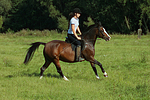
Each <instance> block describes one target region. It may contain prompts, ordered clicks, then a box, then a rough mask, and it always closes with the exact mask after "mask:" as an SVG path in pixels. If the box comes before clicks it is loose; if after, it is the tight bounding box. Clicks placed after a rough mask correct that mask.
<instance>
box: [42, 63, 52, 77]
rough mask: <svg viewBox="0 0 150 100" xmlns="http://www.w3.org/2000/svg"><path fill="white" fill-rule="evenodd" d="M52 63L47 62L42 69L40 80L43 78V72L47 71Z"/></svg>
mask: <svg viewBox="0 0 150 100" xmlns="http://www.w3.org/2000/svg"><path fill="white" fill-rule="evenodd" d="M50 63H51V62H50V61H45V63H44V65H43V66H42V67H41V72H40V79H42V78H43V72H44V71H45V70H46V69H47V67H48V66H49V65H50Z"/></svg>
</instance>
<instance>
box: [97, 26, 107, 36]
mask: <svg viewBox="0 0 150 100" xmlns="http://www.w3.org/2000/svg"><path fill="white" fill-rule="evenodd" d="M100 27H101V26H99V27H98V35H99V36H100V34H102V35H103V36H105V35H104V33H103V32H102V31H101V30H100Z"/></svg>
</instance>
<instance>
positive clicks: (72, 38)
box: [67, 8, 84, 61]
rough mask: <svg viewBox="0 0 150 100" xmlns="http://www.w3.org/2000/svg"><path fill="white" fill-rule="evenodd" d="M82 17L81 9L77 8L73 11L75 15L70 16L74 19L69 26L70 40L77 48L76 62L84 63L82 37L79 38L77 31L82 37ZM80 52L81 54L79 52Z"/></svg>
mask: <svg viewBox="0 0 150 100" xmlns="http://www.w3.org/2000/svg"><path fill="white" fill-rule="evenodd" d="M80 15H81V10H80V9H79V8H75V9H74V10H73V13H71V14H70V16H71V17H72V18H71V20H70V24H69V29H68V34H67V36H68V38H69V40H70V41H71V43H73V44H75V45H76V46H77V49H76V51H77V52H76V53H77V56H76V61H83V60H84V58H81V42H80V40H81V37H79V36H78V35H77V33H76V31H78V33H79V34H80V35H82V33H81V31H80V28H79V17H80ZM78 51H80V52H78Z"/></svg>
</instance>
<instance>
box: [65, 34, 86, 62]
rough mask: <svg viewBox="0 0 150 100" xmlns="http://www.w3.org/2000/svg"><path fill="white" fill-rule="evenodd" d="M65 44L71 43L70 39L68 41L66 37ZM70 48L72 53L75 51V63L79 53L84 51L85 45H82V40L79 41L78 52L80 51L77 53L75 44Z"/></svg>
mask: <svg viewBox="0 0 150 100" xmlns="http://www.w3.org/2000/svg"><path fill="white" fill-rule="evenodd" d="M65 42H67V43H71V41H70V39H69V38H68V37H66V40H65ZM71 48H72V50H73V51H75V61H77V60H76V58H78V57H79V54H80V52H82V51H83V50H84V48H85V43H84V41H83V40H81V50H80V51H79V49H77V48H78V46H77V45H75V44H73V43H71Z"/></svg>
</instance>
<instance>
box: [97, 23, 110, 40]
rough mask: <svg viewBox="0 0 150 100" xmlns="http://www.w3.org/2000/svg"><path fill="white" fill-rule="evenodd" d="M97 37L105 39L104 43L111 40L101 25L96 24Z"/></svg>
mask: <svg viewBox="0 0 150 100" xmlns="http://www.w3.org/2000/svg"><path fill="white" fill-rule="evenodd" d="M97 36H98V37H99V38H102V39H105V40H106V41H109V40H110V39H111V37H110V36H109V35H108V33H107V32H106V30H105V28H104V27H103V26H102V25H101V23H98V32H97Z"/></svg>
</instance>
